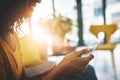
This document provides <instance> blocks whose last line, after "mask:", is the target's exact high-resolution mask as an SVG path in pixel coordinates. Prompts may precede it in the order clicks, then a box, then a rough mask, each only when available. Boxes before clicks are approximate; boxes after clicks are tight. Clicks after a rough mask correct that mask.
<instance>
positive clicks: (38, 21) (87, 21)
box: [20, 0, 120, 80]
mask: <svg viewBox="0 0 120 80" xmlns="http://www.w3.org/2000/svg"><path fill="white" fill-rule="evenodd" d="M113 23H115V24H117V26H118V29H117V30H116V31H115V32H114V33H113V34H112V36H111V38H110V39H111V41H112V42H113V43H115V44H117V46H116V48H115V49H114V59H115V68H116V71H117V74H115V75H116V76H117V77H118V80H120V77H119V74H120V69H119V66H120V63H119V59H120V49H119V48H120V45H119V43H120V29H119V28H120V0H42V2H41V3H40V4H37V6H36V7H35V9H34V12H33V16H32V18H31V20H30V21H29V22H25V23H24V24H23V25H22V26H26V27H23V28H22V29H21V30H22V31H23V32H24V33H21V35H20V38H24V37H25V36H26V35H28V34H29V33H32V36H33V37H34V39H35V41H36V42H37V44H39V45H38V46H39V48H40V50H39V51H40V56H41V58H42V59H43V60H46V59H48V56H49V55H55V56H56V55H57V56H58V55H63V54H67V53H68V52H70V51H73V50H75V49H76V48H77V47H83V46H88V45H90V44H94V42H95V41H96V37H95V36H94V35H93V34H92V33H91V32H90V30H89V28H90V26H91V25H103V24H113ZM24 44H25V43H24ZM107 53H108V54H107ZM93 54H94V56H95V58H94V59H93V60H92V61H91V62H90V64H91V65H93V66H94V68H95V70H96V74H97V76H98V80H115V78H114V76H115V75H114V71H113V70H114V69H113V67H112V62H111V54H110V51H106V50H102V51H100V50H96V51H95V52H94V53H93ZM34 55H35V53H34ZM25 56H28V54H25ZM36 56H39V55H36ZM32 57H33V56H32ZM29 58H30V57H29ZM24 60H27V59H26V58H25V59H24ZM50 60H51V59H50ZM54 60H58V58H54ZM24 62H25V61H24ZM25 64H28V63H27V62H25Z"/></svg>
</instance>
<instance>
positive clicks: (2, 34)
mask: <svg viewBox="0 0 120 80" xmlns="http://www.w3.org/2000/svg"><path fill="white" fill-rule="evenodd" d="M40 2H41V0H0V80H31V79H33V80H35V79H39V80H40V79H41V75H42V74H41V75H38V76H35V77H32V78H28V77H27V76H26V75H25V70H24V65H23V64H22V54H21V52H20V44H19V41H18V36H17V34H16V32H15V31H14V30H15V29H19V28H20V25H21V24H22V22H24V21H25V20H28V19H29V18H30V17H31V16H32V12H33V9H34V7H35V6H36V4H37V3H40ZM88 51H89V49H83V50H81V51H77V52H72V53H70V54H69V55H67V56H66V57H65V58H64V59H63V60H62V61H61V62H60V63H59V64H58V65H56V66H55V67H54V68H53V69H52V70H51V71H50V72H49V73H48V74H46V75H45V76H44V75H42V80H62V79H65V78H67V77H69V76H76V75H81V74H82V73H83V72H85V71H86V69H87V66H88V63H89V61H90V60H92V59H93V55H90V56H88V57H84V58H82V57H79V56H80V55H82V54H84V53H86V52H88ZM36 77H37V78H36ZM89 80H90V79H89Z"/></svg>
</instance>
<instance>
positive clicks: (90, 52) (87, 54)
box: [81, 41, 101, 57]
mask: <svg viewBox="0 0 120 80" xmlns="http://www.w3.org/2000/svg"><path fill="white" fill-rule="evenodd" d="M100 44H101V41H100V42H98V43H97V44H96V45H95V46H94V47H93V48H91V49H90V51H88V52H87V53H85V54H83V55H81V57H86V56H89V55H90V54H92V53H93V52H94V51H95V50H96V48H97V47H98V46H99V45H100Z"/></svg>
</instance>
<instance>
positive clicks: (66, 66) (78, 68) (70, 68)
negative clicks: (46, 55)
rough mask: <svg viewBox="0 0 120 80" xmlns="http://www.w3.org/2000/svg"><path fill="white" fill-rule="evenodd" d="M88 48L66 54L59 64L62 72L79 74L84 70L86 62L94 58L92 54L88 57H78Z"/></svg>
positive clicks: (73, 74)
mask: <svg viewBox="0 0 120 80" xmlns="http://www.w3.org/2000/svg"><path fill="white" fill-rule="evenodd" d="M89 50H90V49H87V48H86V49H83V50H81V51H76V52H72V53H70V54H68V55H67V56H65V58H64V59H63V60H62V61H61V63H60V64H59V67H61V70H62V71H63V74H64V75H66V76H75V75H80V74H81V73H83V72H85V71H86V69H87V66H88V63H89V61H90V60H91V59H93V58H94V56H93V55H89V56H88V57H80V56H81V55H82V54H85V53H87V52H88V51H89Z"/></svg>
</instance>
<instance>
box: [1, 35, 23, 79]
mask: <svg viewBox="0 0 120 80" xmlns="http://www.w3.org/2000/svg"><path fill="white" fill-rule="evenodd" d="M15 36H16V49H15V51H14V52H13V51H12V50H11V49H10V48H9V46H8V45H7V43H6V42H5V41H4V40H3V39H2V37H0V80H20V78H21V75H22V70H23V65H22V54H21V52H20V45H19V43H18V37H17V35H16V34H15Z"/></svg>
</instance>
